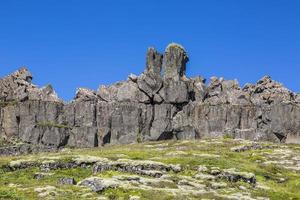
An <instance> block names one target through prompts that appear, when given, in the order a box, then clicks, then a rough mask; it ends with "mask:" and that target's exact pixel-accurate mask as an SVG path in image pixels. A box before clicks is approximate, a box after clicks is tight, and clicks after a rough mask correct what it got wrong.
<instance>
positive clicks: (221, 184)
mask: <svg viewBox="0 0 300 200" xmlns="http://www.w3.org/2000/svg"><path fill="white" fill-rule="evenodd" d="M226 186H227V184H226V183H224V182H213V183H212V184H211V187H212V188H213V189H221V188H225V187H226Z"/></svg>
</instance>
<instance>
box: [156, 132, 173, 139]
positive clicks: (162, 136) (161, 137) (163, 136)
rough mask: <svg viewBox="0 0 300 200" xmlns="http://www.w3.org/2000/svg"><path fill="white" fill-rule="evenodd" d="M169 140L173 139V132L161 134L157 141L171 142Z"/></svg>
mask: <svg viewBox="0 0 300 200" xmlns="http://www.w3.org/2000/svg"><path fill="white" fill-rule="evenodd" d="M171 139H174V132H173V131H170V132H163V133H162V134H161V135H160V136H159V138H158V139H157V140H158V141H159V140H171Z"/></svg>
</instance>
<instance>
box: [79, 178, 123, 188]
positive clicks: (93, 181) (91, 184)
mask: <svg viewBox="0 0 300 200" xmlns="http://www.w3.org/2000/svg"><path fill="white" fill-rule="evenodd" d="M78 185H81V186H85V187H88V188H90V189H91V190H92V191H94V192H102V191H104V190H106V189H108V188H116V187H118V186H119V183H118V182H117V181H116V180H115V179H101V178H98V177H90V178H87V179H84V180H83V181H81V182H79V183H78Z"/></svg>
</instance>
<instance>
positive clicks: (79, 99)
mask: <svg viewBox="0 0 300 200" xmlns="http://www.w3.org/2000/svg"><path fill="white" fill-rule="evenodd" d="M188 60H189V58H188V55H187V52H186V51H185V49H184V48H183V47H182V46H180V45H178V44H174V43H172V44H170V45H168V47H167V48H166V50H165V53H164V55H162V54H160V53H158V52H157V51H156V50H155V49H154V48H149V49H148V52H147V60H146V69H145V71H144V72H143V73H142V74H141V75H140V76H136V75H133V74H131V75H129V77H128V79H127V81H123V82H118V83H116V84H113V85H111V86H100V87H99V89H98V90H97V91H93V90H89V89H85V88H80V89H78V90H77V92H76V96H75V98H74V100H72V101H71V102H69V103H64V102H63V101H62V100H60V99H59V98H58V97H57V95H56V93H55V92H54V90H53V88H52V86H51V85H48V86H46V87H43V88H38V87H37V86H35V85H33V84H32V82H31V81H32V75H31V73H30V72H29V71H28V70H27V69H26V68H22V69H20V70H18V71H16V72H15V73H13V74H11V75H9V76H7V77H4V78H3V79H1V80H0V136H1V138H4V139H5V140H8V141H10V140H19V141H21V142H23V143H27V144H33V145H42V146H47V147H54V148H58V147H62V146H66V145H68V146H74V147H97V146H101V145H104V144H106V143H112V144H119V143H121V144H126V143H135V142H143V141H151V140H164V139H198V138H207V137H223V136H228V137H233V138H243V139H250V140H267V141H278V142H279V141H280V142H294V143H300V107H299V106H300V95H299V94H295V93H292V92H291V91H289V90H288V89H286V88H285V87H283V86H282V85H281V84H280V83H278V82H275V81H273V80H272V79H271V78H270V77H269V76H265V77H263V78H262V79H261V80H259V81H258V82H257V83H256V84H253V85H252V84H247V85H246V86H245V87H244V88H241V87H240V86H239V84H238V82H237V81H236V80H224V79H223V78H217V77H212V78H211V79H210V83H209V84H207V85H206V84H205V79H204V78H202V77H195V78H188V77H186V74H185V71H186V64H187V62H188Z"/></svg>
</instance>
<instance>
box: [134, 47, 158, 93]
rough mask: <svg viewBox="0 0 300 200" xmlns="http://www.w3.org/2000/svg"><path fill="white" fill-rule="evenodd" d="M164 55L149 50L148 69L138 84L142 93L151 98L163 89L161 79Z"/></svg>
mask: <svg viewBox="0 0 300 200" xmlns="http://www.w3.org/2000/svg"><path fill="white" fill-rule="evenodd" d="M161 66H162V55H161V54H159V53H158V52H157V51H156V50H155V49H154V48H149V49H148V52H147V62H146V69H145V71H144V72H143V73H142V75H140V76H139V77H138V80H137V84H138V87H139V89H140V90H141V91H143V92H144V93H146V94H147V95H148V96H149V97H150V98H153V97H154V95H155V94H156V93H157V92H158V91H159V90H160V89H161V87H162V77H161V74H160V73H161Z"/></svg>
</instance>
